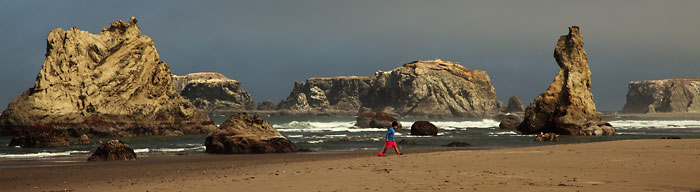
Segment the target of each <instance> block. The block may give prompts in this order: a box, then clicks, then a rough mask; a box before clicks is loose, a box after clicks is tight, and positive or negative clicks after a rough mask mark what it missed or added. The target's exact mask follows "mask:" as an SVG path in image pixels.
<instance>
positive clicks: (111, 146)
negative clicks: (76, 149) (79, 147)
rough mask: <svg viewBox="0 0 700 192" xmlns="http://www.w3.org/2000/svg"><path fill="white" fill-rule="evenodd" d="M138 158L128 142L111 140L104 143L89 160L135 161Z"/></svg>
mask: <svg viewBox="0 0 700 192" xmlns="http://www.w3.org/2000/svg"><path fill="white" fill-rule="evenodd" d="M133 160H136V153H134V149H132V148H131V147H130V146H129V145H128V144H126V143H124V142H122V141H119V140H111V141H107V142H106V143H104V144H102V145H101V146H100V147H99V148H97V150H95V153H93V154H92V155H91V156H90V157H89V158H88V161H133Z"/></svg>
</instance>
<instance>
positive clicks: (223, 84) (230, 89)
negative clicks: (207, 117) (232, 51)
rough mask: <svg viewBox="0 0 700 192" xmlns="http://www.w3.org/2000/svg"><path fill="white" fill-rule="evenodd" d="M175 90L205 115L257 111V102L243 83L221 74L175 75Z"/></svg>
mask: <svg viewBox="0 0 700 192" xmlns="http://www.w3.org/2000/svg"><path fill="white" fill-rule="evenodd" d="M173 89H175V91H176V92H178V93H180V95H182V96H183V97H185V98H186V99H188V100H190V102H192V104H194V106H196V107H197V108H198V109H200V110H201V111H202V112H205V113H228V112H231V111H245V110H252V109H255V101H253V97H252V96H250V93H248V92H247V91H246V90H243V89H242V88H241V82H239V81H236V80H233V79H230V78H228V77H226V76H224V75H223V74H221V73H214V72H200V73H190V74H187V75H184V76H177V75H173Z"/></svg>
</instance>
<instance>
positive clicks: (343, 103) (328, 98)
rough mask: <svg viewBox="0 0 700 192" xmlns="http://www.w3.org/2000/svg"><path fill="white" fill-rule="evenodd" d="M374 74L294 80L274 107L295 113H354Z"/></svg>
mask: <svg viewBox="0 0 700 192" xmlns="http://www.w3.org/2000/svg"><path fill="white" fill-rule="evenodd" d="M373 80H374V77H371V76H370V77H357V76H347V77H332V78H310V79H307V80H306V82H304V83H300V82H295V83H294V89H293V90H292V92H291V93H290V94H289V97H287V99H285V100H283V101H282V102H280V104H279V106H278V109H281V110H290V111H296V112H331V113H348V114H355V113H357V112H358V110H359V109H360V107H361V106H362V102H361V98H362V97H364V96H366V95H368V91H369V89H370V86H371V84H372V81H373Z"/></svg>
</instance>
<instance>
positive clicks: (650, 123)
mask: <svg viewBox="0 0 700 192" xmlns="http://www.w3.org/2000/svg"><path fill="white" fill-rule="evenodd" d="M608 123H610V124H611V125H612V126H613V127H615V128H617V129H641V128H657V129H676V128H700V120H614V121H608Z"/></svg>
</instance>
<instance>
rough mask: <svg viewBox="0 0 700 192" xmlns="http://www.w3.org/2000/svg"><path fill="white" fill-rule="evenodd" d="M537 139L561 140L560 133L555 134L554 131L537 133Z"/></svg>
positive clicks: (539, 140)
mask: <svg viewBox="0 0 700 192" xmlns="http://www.w3.org/2000/svg"><path fill="white" fill-rule="evenodd" d="M535 141H538V142H542V141H550V142H554V141H559V135H557V134H554V133H544V134H542V133H540V134H537V136H536V137H535Z"/></svg>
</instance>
